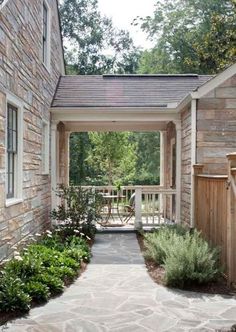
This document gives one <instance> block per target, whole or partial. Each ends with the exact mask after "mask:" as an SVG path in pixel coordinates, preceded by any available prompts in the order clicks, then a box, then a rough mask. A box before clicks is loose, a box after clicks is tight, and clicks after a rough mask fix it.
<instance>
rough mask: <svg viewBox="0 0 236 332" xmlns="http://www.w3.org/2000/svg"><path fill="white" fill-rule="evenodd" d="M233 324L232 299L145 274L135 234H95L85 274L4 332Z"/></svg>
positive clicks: (139, 330) (130, 331)
mask: <svg viewBox="0 0 236 332" xmlns="http://www.w3.org/2000/svg"><path fill="white" fill-rule="evenodd" d="M234 323H236V300H235V299H233V298H227V297H222V296H218V295H205V294H198V293H191V292H184V291H179V290H170V289H166V288H164V287H162V286H158V285H156V284H155V283H154V282H153V281H152V280H151V278H150V277H149V275H148V274H147V272H146V268H145V265H144V261H143V258H142V256H141V254H140V250H139V246H138V243H137V240H136V235H135V234H132V233H127V234H98V235H97V236H96V242H95V245H94V247H93V258H92V262H91V264H90V265H89V266H88V269H87V270H86V272H85V273H84V274H83V275H82V276H81V277H80V278H79V279H78V280H77V281H76V282H75V283H74V284H73V285H72V286H70V287H69V288H68V289H67V290H66V291H65V292H64V294H63V295H62V296H60V297H58V298H56V299H53V300H51V301H49V302H48V303H47V304H46V305H44V306H42V307H38V308H34V309H32V310H31V311H30V314H29V315H28V316H27V317H26V318H24V319H17V320H15V321H13V322H12V323H10V324H8V325H7V326H5V327H4V331H8V332H22V331H27V332H105V331H112V332H145V331H155V332H159V331H171V332H175V331H179V332H181V331H202V332H204V331H215V330H217V329H220V328H222V327H223V328H227V327H230V326H231V325H232V324H234Z"/></svg>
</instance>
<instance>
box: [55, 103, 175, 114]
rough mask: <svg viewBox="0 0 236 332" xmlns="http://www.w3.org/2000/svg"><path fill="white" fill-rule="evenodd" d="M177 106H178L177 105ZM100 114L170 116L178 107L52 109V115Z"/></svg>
mask: <svg viewBox="0 0 236 332" xmlns="http://www.w3.org/2000/svg"><path fill="white" fill-rule="evenodd" d="M176 106H177V105H176ZM88 112H89V114H98V113H101V112H102V113H103V114H104V113H105V114H108V113H112V112H119V113H124V114H125V113H133V114H135V113H138V114H139V113H144V112H145V113H160V114H162V113H163V114H166V113H167V114H169V113H176V107H174V108H166V107H165V108H159V107H91V108H90V107H62V108H61V107H58V108H55V107H52V108H51V109H50V113H52V114H68V113H70V114H84V113H85V114H88Z"/></svg>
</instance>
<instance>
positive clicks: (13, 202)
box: [5, 198, 23, 207]
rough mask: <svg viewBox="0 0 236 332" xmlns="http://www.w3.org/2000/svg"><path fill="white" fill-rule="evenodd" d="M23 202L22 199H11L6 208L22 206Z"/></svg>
mask: <svg viewBox="0 0 236 332" xmlns="http://www.w3.org/2000/svg"><path fill="white" fill-rule="evenodd" d="M22 202H23V199H22V198H9V199H7V200H6V204H5V206H6V207H9V206H12V205H16V204H20V203H22Z"/></svg>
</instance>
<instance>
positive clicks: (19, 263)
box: [4, 254, 42, 280]
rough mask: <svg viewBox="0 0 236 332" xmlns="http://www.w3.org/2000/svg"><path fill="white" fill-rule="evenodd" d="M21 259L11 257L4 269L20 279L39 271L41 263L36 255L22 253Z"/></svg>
mask: <svg viewBox="0 0 236 332" xmlns="http://www.w3.org/2000/svg"><path fill="white" fill-rule="evenodd" d="M21 259H22V260H17V259H12V260H10V261H9V262H8V263H7V264H6V265H5V269H4V271H5V272H6V273H7V274H9V275H12V276H15V277H19V278H21V279H22V280H25V279H27V278H30V277H31V276H33V275H35V274H38V273H40V272H41V269H42V263H41V261H40V260H39V259H38V258H37V257H33V256H31V255H29V254H25V255H22V257H21Z"/></svg>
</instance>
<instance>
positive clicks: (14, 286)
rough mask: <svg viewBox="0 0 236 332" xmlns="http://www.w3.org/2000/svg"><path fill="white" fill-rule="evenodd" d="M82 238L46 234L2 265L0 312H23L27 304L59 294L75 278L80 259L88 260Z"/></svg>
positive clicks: (42, 300) (84, 242)
mask: <svg viewBox="0 0 236 332" xmlns="http://www.w3.org/2000/svg"><path fill="white" fill-rule="evenodd" d="M89 258H90V249H89V246H88V245H87V242H86V240H85V239H84V238H81V237H78V236H75V235H74V234H73V236H69V237H68V238H64V237H62V236H60V234H53V233H51V232H48V235H47V236H45V237H43V238H42V239H41V240H40V241H39V243H37V244H31V245H29V246H28V248H27V250H26V251H25V252H24V253H22V254H21V256H20V255H18V257H17V258H15V259H12V260H10V261H9V262H8V263H6V264H5V266H4V268H3V270H2V275H0V311H16V310H20V311H27V310H29V307H30V303H31V301H35V302H37V303H41V302H45V301H47V300H48V299H49V297H50V295H51V294H52V295H57V294H60V293H61V292H62V291H63V288H64V282H65V281H67V280H68V279H69V280H72V279H74V278H75V276H76V275H77V274H78V271H79V269H80V263H81V259H83V260H84V261H85V260H89Z"/></svg>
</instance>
